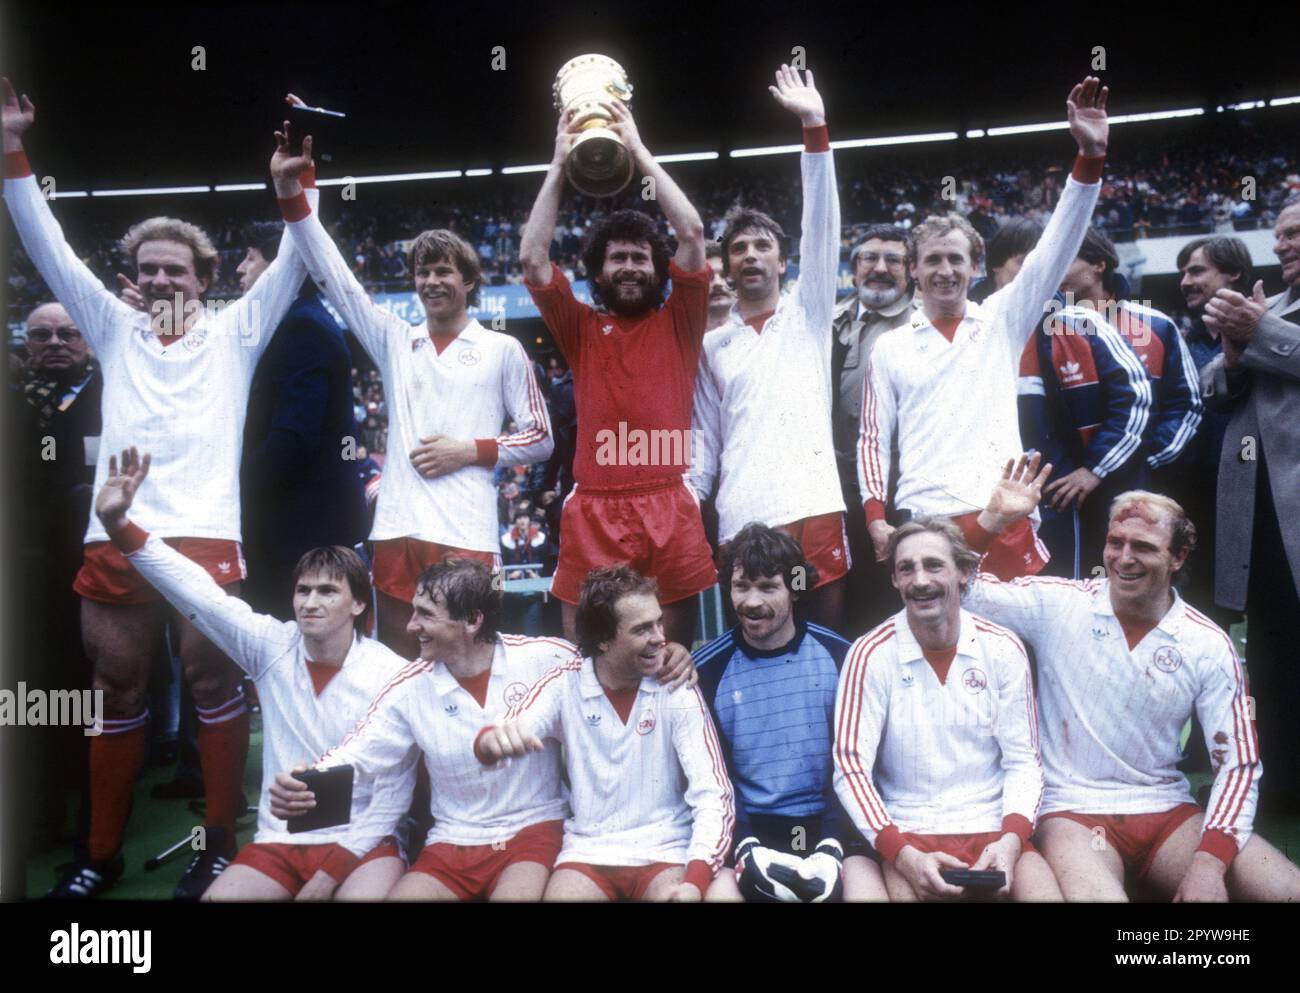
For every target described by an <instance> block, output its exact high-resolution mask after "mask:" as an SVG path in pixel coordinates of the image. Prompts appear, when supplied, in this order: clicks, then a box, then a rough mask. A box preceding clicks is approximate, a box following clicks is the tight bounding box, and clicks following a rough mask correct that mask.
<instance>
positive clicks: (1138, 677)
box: [965, 574, 1263, 862]
mask: <svg viewBox="0 0 1300 993" xmlns="http://www.w3.org/2000/svg"><path fill="white" fill-rule="evenodd" d="M1173 596H1174V602H1173V605H1172V606H1171V607H1170V609H1169V611H1168V612H1167V613H1166V614H1165V616H1164V617H1163V618H1162V619H1161V621H1160V623H1159V624H1157V625H1156V627H1155V628H1153V629H1152V630H1151V631H1149V632H1147V634H1146V635H1145V636H1144V637H1143V638H1142V640H1141V641H1139V642H1138V643H1137V645H1136V646H1135V647H1134V648H1132V649H1130V648H1129V646H1128V641H1127V639H1126V637H1125V633H1124V630H1123V628H1122V627H1121V625H1120V622H1119V620H1118V618H1116V616H1115V610H1114V608H1113V607H1112V605H1111V600H1110V581H1109V580H1092V581H1089V582H1083V583H1080V582H1072V581H1069V580H1064V579H1052V578H1048V577H1043V576H1038V577H1031V578H1024V579H1017V580H1015V581H1014V582H1011V583H1003V582H1000V581H998V580H997V579H995V578H994V577H992V576H988V575H985V574H981V575H980V576H979V577H978V579H977V580H976V581H975V582H974V583H972V584H971V588H970V592H969V593H968V594H967V596H966V601H965V604H966V606H967V607H968V608H969V609H971V610H974V611H976V612H978V613H980V614H982V615H984V616H987V617H990V618H992V619H994V620H996V621H998V622H999V623H1001V624H1005V625H1006V626H1007V627H1009V628H1011V629H1012V630H1013V631H1016V632H1018V633H1019V634H1020V635H1021V636H1022V637H1023V638H1024V639H1025V641H1027V642H1028V643H1029V644H1030V646H1031V647H1032V648H1033V649H1034V652H1035V654H1036V656H1037V658H1038V694H1039V706H1040V709H1041V714H1042V721H1043V763H1044V767H1045V774H1046V778H1047V789H1046V793H1045V796H1044V801H1043V812H1044V813H1053V812H1056V811H1078V812H1080V813H1086V814H1152V813H1159V812H1161V811H1165V810H1169V809H1171V808H1172V807H1174V806H1175V805H1177V804H1180V803H1191V802H1192V795H1191V790H1190V788H1189V786H1188V783H1187V778H1186V777H1185V776H1184V775H1183V774H1182V773H1181V772H1179V771H1178V769H1177V765H1178V763H1179V761H1181V759H1182V752H1181V749H1180V748H1179V738H1180V735H1181V732H1182V728H1183V725H1184V724H1186V722H1187V720H1188V718H1189V717H1190V716H1191V715H1192V712H1193V710H1195V712H1196V714H1197V717H1198V718H1199V719H1200V722H1201V727H1202V729H1203V730H1204V732H1205V744H1206V748H1207V749H1208V750H1209V754H1210V759H1211V764H1212V766H1213V769H1214V772H1215V777H1214V785H1213V788H1212V790H1211V794H1210V803H1209V807H1208V810H1207V813H1206V819H1205V828H1204V836H1203V840H1202V847H1203V848H1205V849H1206V850H1207V851H1210V852H1211V853H1212V854H1219V853H1223V854H1220V857H1221V858H1224V861H1225V862H1231V858H1232V855H1234V854H1235V852H1236V851H1238V850H1240V848H1241V846H1242V845H1244V844H1245V843H1246V841H1247V839H1248V838H1249V837H1250V835H1251V832H1252V826H1253V823H1254V816H1255V805H1256V801H1257V798H1258V794H1259V780H1260V777H1261V775H1262V773H1263V770H1262V767H1261V765H1260V761H1259V744H1258V741H1257V740H1256V737H1255V729H1254V724H1253V721H1252V720H1251V716H1250V710H1249V707H1248V704H1247V699H1246V686H1245V680H1244V678H1243V675H1242V670H1241V663H1240V662H1239V661H1238V659H1237V655H1236V652H1235V651H1234V649H1233V646H1232V640H1231V639H1230V638H1229V637H1228V635H1227V634H1225V633H1224V631H1223V630H1222V629H1221V628H1219V627H1218V626H1217V625H1215V624H1214V622H1213V621H1211V620H1209V618H1207V617H1206V616H1205V615H1204V614H1202V613H1201V612H1200V611H1198V610H1195V609H1193V608H1192V607H1190V606H1189V605H1188V604H1187V603H1186V602H1185V601H1184V600H1183V599H1182V598H1181V597H1180V596H1179V595H1178V593H1177V591H1176V590H1175V591H1174V593H1173ZM1229 841H1230V842H1231V843H1232V845H1231V846H1230V847H1228V848H1227V849H1225V848H1224V847H1223V846H1224V845H1225V844H1227V843H1228V842H1229ZM1224 855H1226V857H1224Z"/></svg>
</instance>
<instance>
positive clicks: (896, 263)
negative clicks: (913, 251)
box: [858, 252, 907, 269]
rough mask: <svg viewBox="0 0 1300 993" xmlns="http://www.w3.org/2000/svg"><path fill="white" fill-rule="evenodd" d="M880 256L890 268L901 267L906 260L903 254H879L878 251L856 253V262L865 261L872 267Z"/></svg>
mask: <svg viewBox="0 0 1300 993" xmlns="http://www.w3.org/2000/svg"><path fill="white" fill-rule="evenodd" d="M881 258H884V260H885V265H887V266H888V267H889V268H890V269H898V268H901V267H902V265H903V263H904V262H906V261H907V259H905V258H904V257H903V256H901V255H894V254H892V253H891V254H889V255H885V256H882V255H880V253H879V252H859V253H858V262H860V263H866V264H867V265H868V266H871V267H872V268H875V265H876V263H877V262H879V261H880V260H881Z"/></svg>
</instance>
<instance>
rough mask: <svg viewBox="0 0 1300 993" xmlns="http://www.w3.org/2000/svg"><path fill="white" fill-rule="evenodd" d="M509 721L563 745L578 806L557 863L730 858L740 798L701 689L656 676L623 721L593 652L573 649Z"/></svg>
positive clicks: (711, 863)
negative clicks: (574, 654)
mask: <svg viewBox="0 0 1300 993" xmlns="http://www.w3.org/2000/svg"><path fill="white" fill-rule="evenodd" d="M507 720H518V721H520V722H521V723H522V725H523V726H524V728H526V729H527V730H528V731H529V732H530V733H532V734H534V735H536V736H537V737H539V738H541V739H542V740H543V741H545V740H546V739H553V740H556V741H559V742H561V743H562V744H563V745H564V756H565V767H566V770H567V772H568V775H569V784H570V787H571V789H572V795H571V798H570V802H571V804H572V807H573V815H572V816H571V817H570V818H569V819H568V820H567V821H565V823H564V848H563V850H562V851H561V852H560V855H559V858H558V859H557V860H556V864H557V865H558V864H560V863H561V862H585V863H588V864H590V865H606V866H642V865H650V864H651V863H654V862H676V863H685V864H687V873H688V878H692V877H694V876H695V875H696V874H697V873H698V869H697V868H696V866H697V864H698V866H699V867H706V869H707V878H709V879H711V878H712V877H713V875H714V874H716V873H717V871H718V870H719V869H720V868H721V867H722V861H723V859H724V858H725V856H726V855H727V853H728V850H729V848H730V845H731V833H732V828H733V827H734V825H735V805H734V798H733V795H732V789H731V780H730V779H729V778H728V776H727V768H726V761H725V759H724V758H723V754H722V748H721V746H720V745H719V743H718V735H717V731H716V730H715V729H714V726H713V719H712V718H711V717H710V716H709V713H708V707H707V705H706V704H705V702H704V698H703V697H702V696H701V695H700V692H699V690H698V689H696V688H695V687H689V688H687V687H682V688H680V689H677V690H672V691H670V690H668V689H667V688H666V687H664V686H661V685H659V684H658V683H657V682H655V681H654V680H653V679H650V678H648V677H647V678H645V679H643V680H642V681H641V685H640V686H639V687H638V688H637V692H636V698H635V701H634V702H633V703H632V707H631V709H630V711H628V718H627V721H626V723H624V720H623V718H622V717H621V716H620V715H619V713H618V711H617V710H616V709H615V707H614V704H613V703H612V702H611V700H610V698H609V696H608V695H607V694H606V693H605V689H604V687H603V686H602V685H601V683H600V680H599V679H598V678H597V676H596V670H595V667H594V664H593V662H592V660H591V659H589V658H585V659H578V658H574V659H572V660H570V661H568V662H566V663H564V664H563V665H560V666H557V667H555V668H554V669H552V670H551V671H550V672H548V673H547V674H546V675H545V676H543V677H542V678H541V679H540V680H539V681H538V682H537V684H536V685H534V686H533V687H532V688H531V689H530V690H529V691H528V693H527V694H526V695H525V696H524V698H523V699H522V700H521V701H520V702H519V703H517V704H516V705H515V706H514V707H513V708H512V709H511V711H510V713H509V714H508V715H507ZM510 761H518V760H517V759H513V760H510Z"/></svg>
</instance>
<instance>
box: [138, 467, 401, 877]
mask: <svg viewBox="0 0 1300 993" xmlns="http://www.w3.org/2000/svg"><path fill="white" fill-rule="evenodd" d="M151 478H152V474H151ZM137 533H138V534H139V535H141V536H143V533H142V532H137ZM126 554H127V559H128V560H129V561H130V562H131V564H132V565H133V566H134V567H135V568H136V569H137V570H138V571H139V572H140V574H141V575H142V576H144V578H145V579H147V580H148V581H149V582H150V583H151V584H152V585H153V586H154V587H155V588H156V589H157V590H158V592H159V593H161V594H162V595H163V596H164V597H166V598H167V600H168V602H169V603H171V604H172V605H173V606H174V607H175V608H176V609H177V610H178V611H180V613H181V614H182V616H184V617H186V618H187V619H188V620H190V621H191V622H193V624H194V626H195V627H197V628H198V629H199V630H200V631H201V632H202V633H203V634H204V635H205V636H206V637H207V638H208V639H209V640H211V641H212V643H213V644H214V645H216V646H217V648H219V649H221V651H223V652H225V653H226V654H227V655H228V656H230V658H231V659H233V660H234V661H235V664H236V665H238V666H239V667H240V668H241V669H243V670H244V672H246V673H248V675H249V676H250V677H252V679H253V682H254V683H255V684H256V686H257V696H258V700H259V702H260V704H261V708H262V793H261V798H260V800H259V803H258V809H257V834H256V835H255V836H254V838H253V840H254V841H255V842H258V843H259V844H265V843H278V844H295V845H315V844H321V845H323V844H330V843H337V844H340V845H342V846H343V847H344V848H346V849H348V850H349V851H350V852H352V853H353V854H355V855H358V856H362V855H365V854H366V853H367V852H369V851H370V850H371V849H372V848H374V847H375V846H376V845H377V844H379V842H380V841H382V840H383V839H384V838H385V837H386V836H387V835H389V834H391V833H392V831H393V828H394V827H395V826H396V824H397V822H398V820H399V819H400V818H401V816H402V815H403V814H404V813H406V810H407V808H408V807H409V806H410V804H411V792H412V790H413V788H414V785H415V763H416V759H417V756H416V755H415V754H414V753H412V754H411V755H409V756H404V757H399V758H398V759H397V760H395V761H393V762H392V763H390V764H389V765H388V766H387V767H386V768H385V769H384V770H383V771H382V775H379V776H377V777H375V778H374V779H373V780H371V781H368V782H362V781H358V782H356V783H355V785H354V789H353V793H352V818H351V821H350V822H349V823H348V824H344V825H339V826H337V827H331V828H318V829H317V830H314V831H305V832H301V833H298V834H290V833H289V828H288V825H287V824H286V823H285V822H284V821H283V820H282V819H281V818H279V817H276V816H275V815H274V814H272V813H271V802H270V794H269V793H268V788H269V787H270V785H271V784H272V783H273V782H274V781H275V776H276V774H277V773H280V772H288V771H289V770H291V769H293V768H295V767H297V766H298V765H301V764H305V763H310V762H311V761H312V759H313V758H314V757H315V756H317V755H320V754H321V753H322V752H324V751H325V750H326V749H327V748H329V747H330V745H332V744H333V743H334V742H336V741H338V740H340V739H341V738H342V737H343V736H344V735H345V734H347V733H348V731H349V730H351V729H352V728H353V727H354V726H355V725H356V723H357V721H358V719H360V717H361V715H362V714H364V713H365V712H366V708H367V707H368V706H369V704H370V701H371V700H373V699H374V698H375V696H376V695H377V694H378V693H379V691H380V690H381V689H382V688H383V687H384V685H385V684H387V683H388V682H389V680H390V679H392V678H393V677H394V676H396V675H397V674H398V673H399V672H401V671H402V669H403V667H404V666H405V662H404V661H403V660H402V659H401V657H399V656H398V655H397V654H396V653H394V652H393V651H391V650H390V649H388V648H386V647H384V646H383V645H381V644H380V643H379V642H377V641H374V640H372V639H370V638H366V637H363V636H362V635H360V634H358V635H356V636H355V637H354V639H353V641H352V647H351V649H349V651H348V654H347V657H346V658H345V659H344V660H343V664H342V666H340V667H337V671H335V672H333V674H332V675H330V676H329V678H328V682H325V683H324V685H323V686H320V687H318V686H317V682H316V680H314V679H313V677H312V670H311V666H310V665H309V662H310V661H311V660H310V659H309V658H308V655H307V652H306V648H305V646H304V644H303V638H302V633H301V632H300V631H299V629H298V625H297V624H296V623H294V622H292V621H278V620H276V619H275V618H274V617H269V616H267V615H265V614H258V613H255V612H254V611H253V608H252V607H250V606H249V605H248V604H246V603H245V602H244V601H243V600H240V599H239V598H238V597H233V596H229V595H227V594H226V592H225V591H224V590H222V589H221V587H219V586H218V585H217V584H216V582H215V581H214V580H213V579H212V577H211V576H209V575H208V574H207V572H206V571H205V570H204V569H203V567H202V566H199V565H197V564H196V563H194V562H191V561H190V560H189V559H187V558H186V557H185V556H183V555H182V554H181V553H180V552H178V551H176V550H175V549H173V548H172V547H171V546H169V545H167V544H166V543H164V542H163V541H162V540H160V539H159V538H156V537H149V538H148V539H147V540H144V541H143V542H142V543H139V544H138V547H136V548H135V550H133V551H128V552H127V553H126ZM318 672H319V670H318ZM318 678H319V677H318Z"/></svg>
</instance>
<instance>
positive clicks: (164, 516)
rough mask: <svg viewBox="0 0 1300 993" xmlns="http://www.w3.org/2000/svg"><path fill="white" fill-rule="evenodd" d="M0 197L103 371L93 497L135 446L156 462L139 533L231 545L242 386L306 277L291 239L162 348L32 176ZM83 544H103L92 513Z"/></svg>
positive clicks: (139, 513) (139, 503)
mask: <svg viewBox="0 0 1300 993" xmlns="http://www.w3.org/2000/svg"><path fill="white" fill-rule="evenodd" d="M4 196H5V203H6V204H8V206H9V214H10V216H11V217H12V218H13V221H14V226H15V227H16V228H17V229H18V236H19V237H20V238H21V239H22V243H23V247H24V248H25V249H26V250H27V254H28V255H29V256H30V257H31V260H32V262H33V263H34V264H35V266H36V268H37V270H38V271H39V272H40V274H41V277H42V278H43V279H44V280H45V282H46V284H48V286H49V287H50V290H51V291H52V292H53V293H54V296H55V298H56V299H57V300H58V301H59V302H60V303H61V304H63V306H64V307H66V308H67V311H68V313H69V314H71V315H72V319H73V320H74V321H76V322H77V327H78V328H80V329H81V333H82V334H83V335H84V336H85V338H86V340H87V341H88V342H89V343H90V347H91V348H92V349H94V352H95V357H96V360H97V361H98V362H99V365H100V368H101V369H102V370H103V373H104V399H103V414H104V429H103V434H102V436H101V440H100V445H99V454H98V458H97V460H96V463H95V483H94V485H95V492H98V491H99V489H100V487H102V486H103V485H104V481H105V480H106V479H107V478H108V459H109V456H110V455H117V454H118V453H120V452H121V451H122V450H123V449H125V448H127V447H129V446H131V445H134V446H136V447H137V448H139V449H140V451H142V452H149V453H151V454H152V455H153V468H152V469H151V470H150V473H149V485H148V486H147V487H145V488H144V489H142V490H141V491H140V493H139V494H138V495H137V497H136V500H135V505H134V506H133V507H132V508H131V513H132V516H133V517H134V518H135V520H136V521H138V522H139V524H140V525H141V527H143V528H145V529H146V530H147V531H149V532H150V533H151V534H155V535H158V536H160V537H169V538H175V537H190V538H222V539H228V540H231V541H238V540H239V538H240V519H239V459H240V454H241V452H242V449H243V439H244V418H245V415H246V413H247V409H248V389H249V386H250V384H251V383H252V381H253V371H254V369H255V368H256V367H257V361H258V359H259V358H261V356H262V353H263V352H264V351H265V350H266V346H267V345H268V344H269V343H270V339H271V335H272V332H273V331H274V330H275V328H276V326H277V325H278V324H279V323H280V321H281V320H282V319H283V318H284V315H285V314H286V313H288V311H289V307H290V305H292V303H293V301H294V299H295V298H296V297H297V296H298V291H299V290H300V289H301V288H302V284H303V280H305V279H306V278H307V270H306V268H305V267H304V266H303V264H302V261H301V259H300V258H299V257H298V253H297V252H294V251H292V250H291V249H292V246H291V245H290V244H289V243H288V241H287V240H286V241H285V242H284V243H282V246H281V248H282V250H281V251H280V253H279V254H278V255H277V256H276V258H275V261H274V262H272V263H271V265H270V266H269V267H268V268H267V270H266V272H264V273H263V274H262V276H261V278H260V279H258V281H257V283H256V284H255V285H254V286H253V288H252V289H251V290H249V291H248V292H247V293H245V294H244V295H243V296H242V297H240V298H239V299H238V300H236V301H233V302H231V303H230V304H228V305H225V306H222V307H217V306H216V305H215V304H213V303H212V302H209V303H208V304H207V305H206V306H204V308H203V310H202V311H201V312H200V314H199V317H198V318H197V320H196V322H195V323H194V325H193V327H192V328H191V329H190V330H189V331H188V332H186V334H185V335H184V336H182V337H181V338H179V339H178V340H176V341H173V342H172V343H171V344H169V345H163V343H162V342H161V341H160V340H159V338H158V336H157V334H155V333H154V332H153V330H152V329H151V328H150V326H149V321H150V315H149V314H147V313H144V312H142V311H138V310H133V309H132V308H131V307H128V306H127V305H126V304H124V303H123V302H122V301H121V300H119V299H118V298H117V297H116V296H115V295H114V294H113V293H111V292H109V290H107V289H106V288H105V287H104V285H103V284H102V283H101V282H100V281H99V280H98V279H97V278H96V277H95V275H94V273H92V272H91V271H90V269H89V268H87V267H86V265H85V263H83V262H82V261H81V259H79V258H78V257H77V254H76V252H74V251H73V250H72V248H71V246H69V245H68V243H67V241H66V240H65V239H64V237H63V229H62V228H60V227H59V223H58V221H56V220H55V219H54V215H53V214H52V213H51V212H50V208H49V204H47V203H46V201H45V197H44V195H43V194H42V193H41V189H40V187H39V186H38V185H37V182H36V179H35V177H34V176H31V175H27V176H24V177H22V178H12V179H11V178H6V179H5V184H4ZM308 196H309V197H313V198H314V197H315V196H316V191H315V190H310V191H308ZM286 237H287V236H286ZM56 455H57V457H58V458H60V459H66V458H71V459H76V460H78V461H81V460H82V459H83V458H84V457H85V456H84V454H83V453H82V452H57V453H56ZM85 540H86V542H87V543H90V542H96V541H107V540H108V535H107V533H106V532H105V531H104V528H103V526H102V525H101V524H100V522H99V518H98V517H96V516H95V515H94V514H93V513H92V514H91V515H90V522H89V526H88V527H87V529H86V537H85Z"/></svg>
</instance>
